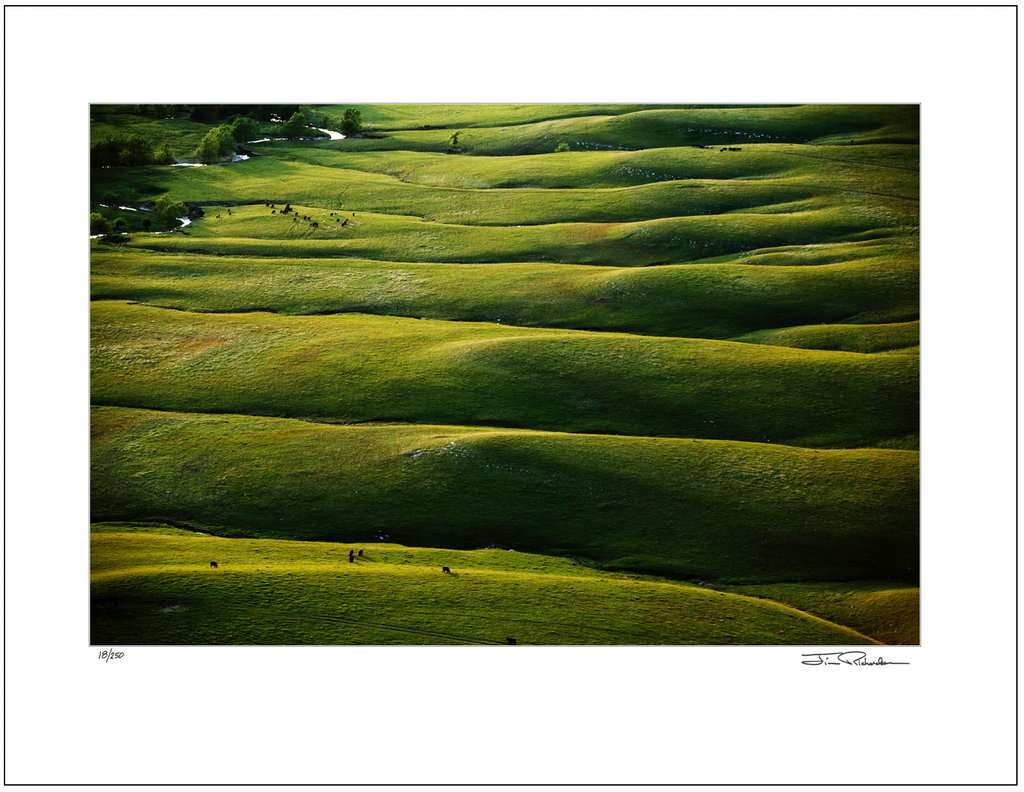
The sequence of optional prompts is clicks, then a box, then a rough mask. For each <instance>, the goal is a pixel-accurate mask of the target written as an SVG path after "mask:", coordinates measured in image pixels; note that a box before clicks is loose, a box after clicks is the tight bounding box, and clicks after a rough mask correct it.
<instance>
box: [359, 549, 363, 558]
mask: <svg viewBox="0 0 1024 792" xmlns="http://www.w3.org/2000/svg"><path fill="white" fill-rule="evenodd" d="M362 556H363V551H362V550H360V551H359V557H360V558H362Z"/></svg>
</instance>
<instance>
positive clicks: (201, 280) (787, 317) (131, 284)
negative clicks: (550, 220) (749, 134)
mask: <svg viewBox="0 0 1024 792" xmlns="http://www.w3.org/2000/svg"><path fill="white" fill-rule="evenodd" d="M357 219H358V218H357ZM781 262H785V263H781ZM91 291H92V297H93V299H94V300H129V301H135V302H144V303H146V304H149V305H155V306H160V307H165V308H175V309H179V310H187V311H200V312H205V313H233V312H247V311H267V312H271V313H283V314H326V313H342V312H350V311H351V312H360V313H371V314H381V315H392V316H412V317H419V318H424V319H438V320H448V321H469V322H500V323H502V324H505V325H516V326H523V327H557V328H575V329H599V330H605V331H617V332H628V333H637V334H644V335H662V336H687V337H691V338H702V337H703V338H733V337H734V336H738V337H740V338H737V339H736V340H743V341H748V342H752V343H775V344H778V345H780V346H802V345H810V346H815V347H817V348H824V349H838V350H843V351H848V352H875V351H881V350H883V349H886V348H893V347H892V346H887V345H886V344H887V342H884V341H882V340H881V339H880V338H876V340H874V341H871V342H870V343H861V342H860V341H853V340H852V339H855V338H856V339H860V338H863V337H864V336H865V334H866V333H873V334H874V335H875V336H877V335H878V334H879V333H882V334H885V333H886V332H887V331H886V330H885V329H884V328H885V327H886V326H887V325H880V326H879V327H877V328H876V329H875V330H870V331H869V330H866V329H858V327H857V326H855V325H852V324H851V325H845V326H843V328H842V329H840V330H837V331H836V332H837V333H842V334H844V339H846V340H844V341H842V342H840V341H839V340H838V339H830V340H825V339H823V338H821V337H819V336H820V332H818V331H816V330H812V329H806V330H805V331H804V332H797V331H796V330H795V329H794V326H797V325H809V324H815V325H821V324H823V323H824V324H825V325H826V326H829V327H833V326H837V325H839V324H840V323H847V322H853V323H862V322H872V323H874V324H876V325H877V324H878V323H886V322H903V323H904V325H900V327H905V324H906V322H907V321H908V320H914V319H916V318H917V316H918V311H919V304H918V300H919V283H918V272H917V267H916V254H915V251H904V250H901V249H900V248H898V247H893V246H890V245H884V244H878V243H850V244H846V245H814V246H807V247H799V248H793V249H789V250H788V251H787V252H763V253H759V252H757V251H755V252H753V253H751V254H750V255H747V256H744V257H737V258H733V259H731V260H729V261H725V262H717V263H711V264H702V263H695V264H687V265H665V266H660V267H597V266H589V265H587V266H584V265H571V264H477V265H467V264H423V263H418V262H417V263H408V262H407V263H396V262H378V261H370V260H366V259H349V258H345V259H338V258H269V257H259V258H253V257H246V256H208V255H196V254H184V253H180V254H169V253H163V252H157V251H152V250H140V249H138V248H133V249H130V250H122V249H120V247H119V246H112V245H102V244H96V245H95V246H94V251H93V255H92V258H91ZM780 327H781V328H790V330H779V328H780ZM757 332H761V335H757V336H756V337H755V336H754V335H751V336H749V337H748V336H745V335H744V334H747V333H757ZM908 338H909V336H907V335H906V333H905V332H901V333H899V334H898V335H897V341H898V342H899V343H902V342H903V341H905V340H907V339H908ZM826 343H827V344H828V345H826ZM913 343H915V344H916V343H917V341H916V340H915V341H913ZM903 345H904V346H906V345H907V344H903Z"/></svg>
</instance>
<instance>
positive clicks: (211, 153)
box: [196, 124, 235, 162]
mask: <svg viewBox="0 0 1024 792" xmlns="http://www.w3.org/2000/svg"><path fill="white" fill-rule="evenodd" d="M234 153H235V136H234V135H233V134H232V133H231V127H229V126H228V125H227V124H221V125H220V126H219V127H216V128H215V129H211V130H210V131H209V132H208V133H207V134H206V137H204V138H203V139H202V140H201V141H200V143H199V148H197V149H196V156H197V157H199V159H200V161H201V162H216V161H217V160H219V159H222V158H224V157H228V156H230V155H232V154H234Z"/></svg>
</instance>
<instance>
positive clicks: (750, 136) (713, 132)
mask: <svg viewBox="0 0 1024 792" xmlns="http://www.w3.org/2000/svg"><path fill="white" fill-rule="evenodd" d="M439 116H440V113H439ZM918 116H919V113H918V108H917V107H916V106H911V105H838V106H837V105H801V106H793V107H724V108H714V107H705V108H688V109H679V108H673V109H657V110H641V111H638V112H633V113H622V114H617V115H600V114H596V115H590V116H583V117H574V118H555V119H552V120H546V121H536V122H532V123H524V124H507V125H496V126H493V127H470V128H466V129H465V130H456V131H461V134H460V136H459V142H458V146H457V150H458V151H459V152H461V153H462V154H463V155H465V154H470V155H483V156H518V155H523V154H540V153H545V152H551V151H554V150H555V148H556V147H557V145H558V144H559V143H560V142H563V141H564V142H566V143H568V144H569V147H570V149H571V150H574V151H576V150H594V151H601V150H609V149H612V150H636V149H647V148H666V147H674V146H684V145H717V146H723V145H725V146H730V145H731V146H734V147H735V146H742V145H744V144H752V143H800V144H843V145H858V144H866V143H908V144H916V143H917V142H918V140H919V129H918V123H919V122H918ZM422 117H425V116H421V118H422ZM424 123H429V122H426V121H425V122H424ZM445 125H446V126H450V125H449V124H445ZM453 129H454V127H451V128H446V129H429V130H424V129H418V130H413V129H396V130H395V131H385V132H384V133H383V134H381V135H379V136H377V135H374V136H366V137H363V138H355V139H351V140H345V141H342V142H343V143H345V148H346V150H354V151H367V150H392V149H399V150H403V151H441V152H444V151H448V150H449V149H450V146H449V137H450V136H451V133H452V131H453Z"/></svg>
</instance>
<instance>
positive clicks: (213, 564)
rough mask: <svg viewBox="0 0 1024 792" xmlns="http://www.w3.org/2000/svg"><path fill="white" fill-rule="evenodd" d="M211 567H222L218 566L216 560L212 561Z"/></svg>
mask: <svg viewBox="0 0 1024 792" xmlns="http://www.w3.org/2000/svg"><path fill="white" fill-rule="evenodd" d="M210 567H211V568H212V569H219V568H220V567H218V566H217V562H216V561H211V562H210Z"/></svg>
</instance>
